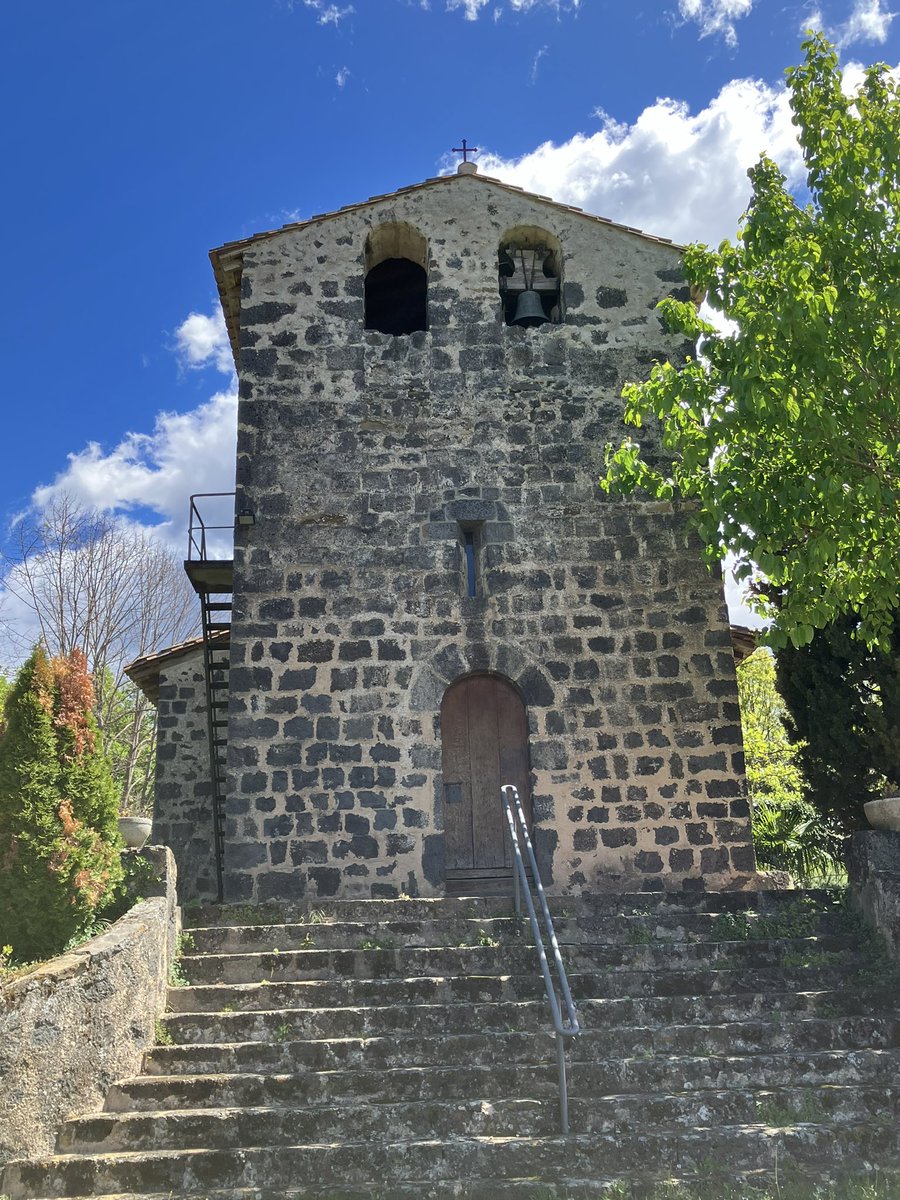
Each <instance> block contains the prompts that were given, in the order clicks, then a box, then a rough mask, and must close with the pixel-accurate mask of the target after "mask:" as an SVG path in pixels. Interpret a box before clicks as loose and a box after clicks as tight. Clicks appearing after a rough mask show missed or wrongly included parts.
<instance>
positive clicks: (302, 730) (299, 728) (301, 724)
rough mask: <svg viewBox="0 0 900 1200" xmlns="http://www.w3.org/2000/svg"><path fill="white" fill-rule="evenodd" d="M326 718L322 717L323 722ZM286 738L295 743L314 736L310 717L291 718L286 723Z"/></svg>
mask: <svg viewBox="0 0 900 1200" xmlns="http://www.w3.org/2000/svg"><path fill="white" fill-rule="evenodd" d="M324 719H325V718H323V717H320V718H319V720H320V721H322V720H324ZM284 736H285V737H288V738H293V739H294V740H295V741H303V740H305V739H306V738H311V737H312V736H313V723H312V720H311V718H310V717H291V719H290V720H289V721H285V723H284Z"/></svg>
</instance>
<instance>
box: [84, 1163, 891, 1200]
mask: <svg viewBox="0 0 900 1200" xmlns="http://www.w3.org/2000/svg"><path fill="white" fill-rule="evenodd" d="M813 1184H815V1188H814V1189H813ZM741 1185H743V1186H744V1188H745V1190H744V1191H742V1192H741V1196H742V1200H752V1198H753V1197H754V1196H760V1195H761V1194H763V1193H765V1196H766V1198H767V1200H769V1198H770V1197H772V1196H773V1195H777V1194H778V1193H779V1192H780V1193H781V1196H782V1197H783V1200H796V1196H797V1194H798V1193H797V1191H796V1189H795V1188H791V1190H790V1191H788V1190H787V1189H786V1185H785V1184H784V1174H783V1172H779V1171H778V1170H777V1169H775V1168H773V1169H771V1170H759V1171H747V1172H741V1175H740V1177H739V1178H736V1177H735V1176H734V1175H733V1174H731V1173H728V1175H727V1178H726V1179H725V1180H724V1181H723V1186H727V1187H729V1188H730V1189H734V1188H737V1187H739V1186H741ZM854 1186H855V1187H856V1188H857V1189H858V1190H857V1191H855V1192H854V1195H855V1196H857V1197H860V1200H861V1198H862V1196H863V1194H864V1195H865V1200H897V1197H898V1196H900V1173H898V1172H896V1171H885V1170H878V1171H871V1170H869V1171H866V1170H862V1171H856V1172H851V1173H850V1174H849V1175H842V1174H838V1173H836V1172H829V1175H828V1178H827V1179H826V1178H825V1177H824V1175H823V1174H820V1173H818V1172H817V1174H816V1177H815V1179H813V1178H811V1177H810V1178H808V1179H806V1180H805V1181H804V1186H803V1189H802V1196H803V1200H812V1194H813V1190H814V1191H815V1200H846V1198H847V1195H848V1194H849V1190H850V1189H851V1188H853V1187H854ZM694 1187H696V1188H697V1189H698V1191H697V1192H696V1193H695V1192H694V1191H693V1188H694ZM623 1188H627V1190H623ZM701 1190H702V1191H703V1194H704V1195H705V1196H709V1195H710V1179H709V1175H708V1173H706V1174H704V1176H703V1177H702V1178H699V1177H697V1176H685V1175H681V1176H680V1177H679V1178H677V1179H676V1178H674V1177H673V1176H672V1174H671V1173H669V1174H668V1175H667V1176H666V1178H665V1179H662V1178H659V1177H657V1178H655V1179H654V1178H652V1177H650V1176H649V1175H647V1174H642V1175H635V1176H633V1177H632V1178H631V1179H629V1181H628V1183H627V1184H625V1183H624V1181H623V1180H622V1179H616V1178H614V1179H604V1178H598V1177H594V1178H592V1179H563V1180H561V1181H558V1182H554V1183H544V1182H542V1181H539V1180H537V1179H535V1178H507V1179H472V1178H469V1179H463V1180H456V1179H454V1180H443V1181H437V1182H435V1181H433V1180H428V1179H418V1180H409V1181H405V1182H397V1183H393V1184H391V1186H390V1191H385V1190H382V1189H379V1188H378V1187H377V1185H376V1186H375V1187H374V1189H373V1185H371V1184H363V1185H361V1186H352V1185H351V1186H341V1187H336V1186H333V1185H326V1186H325V1187H324V1188H322V1187H316V1186H314V1187H309V1188H299V1189H298V1188H297V1186H296V1185H295V1186H294V1187H291V1188H289V1189H279V1190H278V1191H270V1190H268V1189H266V1188H246V1189H245V1188H230V1189H228V1190H227V1191H220V1190H218V1189H216V1190H210V1189H208V1188H204V1189H203V1190H202V1196H203V1200H596V1198H597V1197H605V1198H607V1200H626V1198H627V1200H642V1198H643V1197H645V1196H647V1195H650V1194H652V1195H653V1197H654V1200H659V1197H660V1196H662V1195H665V1196H667V1197H669V1198H670V1200H675V1197H676V1196H677V1200H685V1198H686V1197H687V1196H688V1195H689V1194H691V1195H695V1194H699V1193H700V1191H701ZM178 1194H179V1195H184V1196H186V1195H195V1194H197V1193H190V1192H185V1191H183V1190H182V1191H179V1193H178ZM728 1194H729V1197H730V1198H731V1200H733V1197H734V1194H735V1193H734V1191H733V1190H729V1193H728ZM67 1200H91V1198H90V1197H86V1196H73V1197H68V1198H67ZM105 1200H174V1198H173V1194H172V1192H128V1193H122V1192H118V1193H108V1194H106V1195H105Z"/></svg>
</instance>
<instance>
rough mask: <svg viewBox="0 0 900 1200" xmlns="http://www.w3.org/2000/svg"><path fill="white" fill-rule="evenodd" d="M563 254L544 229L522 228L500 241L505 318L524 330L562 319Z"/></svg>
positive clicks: (500, 276)
mask: <svg viewBox="0 0 900 1200" xmlns="http://www.w3.org/2000/svg"><path fill="white" fill-rule="evenodd" d="M561 267H562V253H561V250H560V245H559V241H558V239H557V238H555V237H554V236H553V234H552V233H548V232H547V231H546V230H545V229H538V228H537V227H535V226H525V225H523V226H520V227H519V228H517V229H511V230H510V231H509V232H508V233H507V234H506V235H505V236H504V238H503V239H502V241H501V242H500V250H499V254H498V273H499V281H500V300H501V302H502V304H503V319H504V320H505V322H506V324H507V325H522V326H524V327H525V328H528V327H534V326H537V325H545V324H548V323H554V324H558V323H559V322H560V321H561V320H562V303H561V296H562V269H561Z"/></svg>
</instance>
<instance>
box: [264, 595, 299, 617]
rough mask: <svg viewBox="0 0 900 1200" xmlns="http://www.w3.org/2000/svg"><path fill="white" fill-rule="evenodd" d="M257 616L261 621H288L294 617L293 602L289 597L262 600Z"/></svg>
mask: <svg viewBox="0 0 900 1200" xmlns="http://www.w3.org/2000/svg"><path fill="white" fill-rule="evenodd" d="M259 615H260V619H261V620H263V621H290V620H291V619H292V618H293V616H294V601H293V600H292V599H291V598H290V597H289V596H283V597H279V598H278V599H277V600H264V601H263V603H262V604H261V605H260V606H259Z"/></svg>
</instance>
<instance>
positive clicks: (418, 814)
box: [403, 807, 428, 829]
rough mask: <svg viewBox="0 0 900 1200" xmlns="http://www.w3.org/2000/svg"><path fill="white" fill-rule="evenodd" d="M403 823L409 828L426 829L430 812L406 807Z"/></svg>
mask: <svg viewBox="0 0 900 1200" xmlns="http://www.w3.org/2000/svg"><path fill="white" fill-rule="evenodd" d="M403 824H404V825H406V826H407V828H409V829H424V828H425V826H426V825H427V824H428V814H427V813H425V812H422V811H421V809H418V808H409V807H404V809H403Z"/></svg>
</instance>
